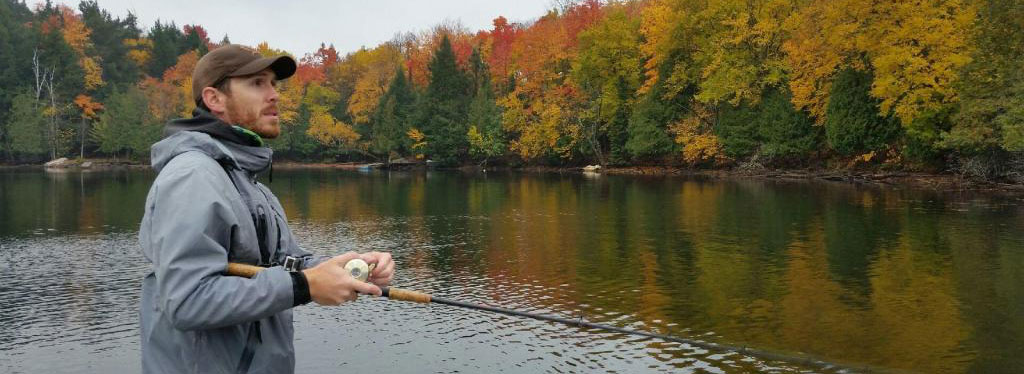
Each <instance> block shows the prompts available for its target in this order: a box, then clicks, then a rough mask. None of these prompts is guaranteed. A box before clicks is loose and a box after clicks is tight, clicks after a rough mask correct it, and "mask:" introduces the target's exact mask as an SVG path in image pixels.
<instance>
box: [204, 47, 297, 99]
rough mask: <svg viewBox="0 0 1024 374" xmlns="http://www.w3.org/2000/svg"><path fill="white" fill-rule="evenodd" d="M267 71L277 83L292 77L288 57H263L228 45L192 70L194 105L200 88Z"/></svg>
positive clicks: (253, 51)
mask: <svg viewBox="0 0 1024 374" xmlns="http://www.w3.org/2000/svg"><path fill="white" fill-rule="evenodd" d="M267 68H269V69H270V70H271V71H273V72H274V77H275V79H277V80H281V79H285V78H288V77H290V76H292V74H295V68H296V64H295V59H293V58H292V57H291V56H288V55H281V56H274V57H263V56H262V55H260V54H259V52H257V51H256V50H255V49H252V48H249V47H246V46H242V45H238V44H228V45H225V46H222V47H220V48H217V49H214V50H212V51H210V52H209V53H207V54H206V55H205V56H203V58H200V59H199V62H198V63H196V68H195V70H193V71H192V99H193V100H195V102H196V103H197V104H198V103H199V102H200V100H201V99H202V93H203V88H206V87H211V86H213V85H215V84H217V83H218V82H219V81H220V80H222V79H225V78H229V77H243V76H246V75H251V74H256V73H259V72H261V71H263V69H267Z"/></svg>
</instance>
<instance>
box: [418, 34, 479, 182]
mask: <svg viewBox="0 0 1024 374" xmlns="http://www.w3.org/2000/svg"><path fill="white" fill-rule="evenodd" d="M428 71H429V72H430V82H429V83H428V84H427V90H426V92H425V93H424V95H423V96H422V98H421V100H420V102H419V104H418V107H419V108H418V112H419V113H418V115H417V118H418V120H417V121H416V123H418V124H421V126H423V129H422V131H423V133H424V134H425V135H426V142H427V145H426V153H427V154H428V155H429V156H430V157H432V158H433V159H434V161H437V162H438V163H440V164H442V165H454V164H456V163H458V161H459V160H460V159H461V158H462V157H463V156H465V155H466V153H467V151H468V145H469V144H468V141H467V140H466V133H467V132H468V130H469V126H468V125H467V123H466V121H467V117H466V114H467V113H466V109H467V107H468V106H469V101H470V95H469V89H470V87H469V83H470V82H469V78H468V77H467V76H466V73H464V72H463V71H462V70H461V69H459V67H458V65H457V63H456V60H455V52H454V51H453V50H452V44H451V42H450V41H449V40H448V36H447V35H445V36H444V38H443V39H442V40H441V45H440V47H438V49H437V51H435V52H434V56H433V57H432V58H431V59H430V63H429V65H428Z"/></svg>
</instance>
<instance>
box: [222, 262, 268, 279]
mask: <svg viewBox="0 0 1024 374" xmlns="http://www.w3.org/2000/svg"><path fill="white" fill-rule="evenodd" d="M263 269H264V268H262V267H259V266H255V265H248V264H239V263H234V262H229V263H228V270H227V271H226V273H227V274H228V275H233V276H236V277H246V278H252V277H255V276H256V274H257V273H259V272H261V271H263Z"/></svg>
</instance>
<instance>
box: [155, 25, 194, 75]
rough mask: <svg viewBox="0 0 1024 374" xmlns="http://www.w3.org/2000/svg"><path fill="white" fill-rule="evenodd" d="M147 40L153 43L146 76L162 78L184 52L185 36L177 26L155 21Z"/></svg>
mask: <svg viewBox="0 0 1024 374" xmlns="http://www.w3.org/2000/svg"><path fill="white" fill-rule="evenodd" d="M149 40H150V41H152V42H153V55H152V58H150V60H149V66H148V68H147V69H146V74H149V76H151V77H156V78H159V77H162V76H163V74H164V71H166V70H167V68H169V67H171V66H174V64H176V63H177V62H178V56H180V55H181V54H182V53H184V52H186V51H187V50H186V47H185V34H183V33H182V32H181V30H179V29H178V26H176V25H175V24H174V22H171V23H170V24H166V23H160V21H159V20H158V21H156V24H155V25H153V29H152V30H150V31H149Z"/></svg>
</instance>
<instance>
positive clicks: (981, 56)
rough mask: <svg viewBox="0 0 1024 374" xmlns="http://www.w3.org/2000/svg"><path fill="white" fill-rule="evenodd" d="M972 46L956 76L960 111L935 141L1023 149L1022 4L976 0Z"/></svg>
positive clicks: (971, 148) (976, 148) (975, 148)
mask: <svg viewBox="0 0 1024 374" xmlns="http://www.w3.org/2000/svg"><path fill="white" fill-rule="evenodd" d="M979 13H980V14H979V17H978V20H977V23H976V24H975V27H974V29H973V34H972V36H971V40H972V41H973V42H974V45H975V46H976V48H975V49H974V50H973V52H972V55H971V57H972V61H971V62H970V63H969V64H968V65H967V66H966V67H965V69H964V70H963V72H962V76H961V80H960V89H959V92H960V105H959V113H958V114H957V115H956V116H955V121H954V126H953V127H952V129H950V130H948V131H947V132H944V133H943V134H942V141H941V143H940V145H941V146H942V147H945V148H948V149H954V150H957V151H959V152H962V153H964V154H981V153H985V152H991V151H993V150H997V149H1001V150H1005V151H1010V152H1022V151H1024V8H1021V6H1020V3H1019V2H1017V1H1013V0H984V1H981V2H980V6H979Z"/></svg>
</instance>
